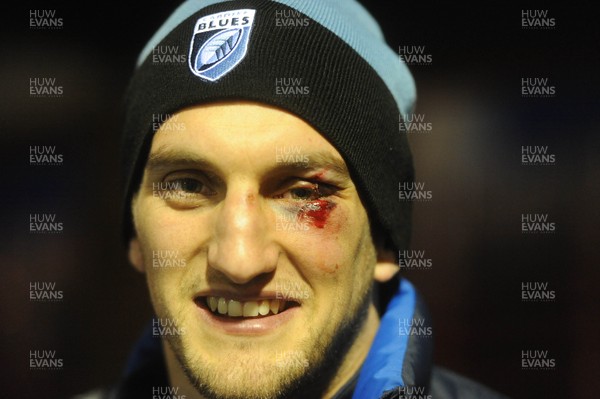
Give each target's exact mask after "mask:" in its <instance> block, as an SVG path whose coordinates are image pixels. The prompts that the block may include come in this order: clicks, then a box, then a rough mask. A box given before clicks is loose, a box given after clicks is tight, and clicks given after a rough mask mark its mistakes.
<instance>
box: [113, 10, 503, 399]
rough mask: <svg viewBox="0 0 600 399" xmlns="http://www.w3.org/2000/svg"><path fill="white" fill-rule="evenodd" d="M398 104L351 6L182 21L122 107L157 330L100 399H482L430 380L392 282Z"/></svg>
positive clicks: (403, 104)
mask: <svg viewBox="0 0 600 399" xmlns="http://www.w3.org/2000/svg"><path fill="white" fill-rule="evenodd" d="M414 99H415V87H414V82H413V80H412V77H411V75H410V73H409V71H408V69H407V68H406V66H405V65H404V64H402V63H401V62H400V61H399V60H398V57H397V56H396V55H395V54H394V52H393V51H392V50H391V49H389V48H388V47H387V45H386V44H385V41H384V39H383V37H382V35H381V32H380V30H379V27H378V26H377V24H376V22H375V21H374V20H373V19H372V17H371V16H370V15H369V14H368V13H367V12H366V11H365V10H364V9H363V8H362V7H361V6H360V5H359V4H358V3H356V2H355V1H353V0H343V1H342V0H337V1H334V0H327V1H326V0H318V1H317V0H315V1H307V0H302V1H293V0H279V1H266V0H246V1H242V0H232V1H219V0H204V1H188V2H186V3H184V4H183V5H182V6H181V7H180V8H178V9H177V10H176V11H175V13H174V14H173V15H172V16H171V17H170V18H169V19H168V20H167V22H166V23H165V24H164V25H163V27H161V29H160V30H159V31H158V32H157V33H156V34H155V36H154V37H153V38H152V39H151V40H150V42H149V43H148V45H147V46H146V48H145V49H144V50H143V51H142V54H141V55H140V58H139V62H138V66H137V69H136V71H135V74H134V76H133V79H132V81H131V84H130V86H129V88H128V93H127V97H126V121H125V140H124V146H123V148H124V168H125V176H126V184H125V185H126V194H125V235H126V239H127V241H128V244H129V258H130V261H131V263H132V264H133V266H134V267H135V268H136V269H137V270H139V271H140V272H142V273H144V274H145V276H146V279H147V282H148V287H149V292H150V297H151V300H152V304H153V307H154V310H155V313H156V318H155V319H154V320H153V322H152V326H151V328H150V329H149V330H148V332H147V334H146V335H145V336H144V337H142V339H141V340H140V343H139V344H138V345H137V347H136V349H135V350H134V353H133V355H132V358H131V361H130V363H129V366H128V368H127V370H126V373H125V376H124V378H123V380H122V381H121V382H120V383H119V384H118V386H116V387H114V389H112V390H111V392H110V395H113V396H110V397H120V398H121V397H122V398H127V397H144V398H145V397H147V398H152V397H168V398H187V399H190V398H256V399H258V398H320V397H327V398H340V399H341V398H395V397H401V396H403V397H412V398H418V397H422V398H446V397H461V398H468V397H497V396H496V395H495V394H494V393H492V392H490V391H489V390H487V389H486V388H484V387H482V386H480V385H478V384H476V383H472V382H470V381H468V380H466V379H464V378H462V377H459V376H457V375H455V374H453V373H450V372H448V371H444V370H440V369H437V368H433V367H432V365H431V351H432V348H431V345H432V338H431V327H430V324H429V317H428V315H427V312H426V310H425V308H424V306H423V304H422V302H421V300H420V299H419V297H418V295H417V294H416V292H415V290H414V289H413V287H412V286H411V284H410V283H409V282H408V281H405V280H401V279H400V278H399V277H398V275H397V272H398V269H399V268H398V266H397V265H398V263H397V258H396V254H397V253H398V251H399V250H404V249H406V248H407V247H408V241H409V235H410V211H411V208H410V203H406V202H400V201H399V200H398V191H397V188H398V185H399V184H400V183H407V182H412V181H413V168H412V160H411V155H410V150H409V148H408V143H407V140H406V136H405V135H403V134H402V133H401V132H399V129H398V122H399V121H400V120H401V118H402V115H405V114H407V113H408V112H410V111H411V109H412V107H413V105H414ZM402 326H405V328H403V327H402ZM406 326H409V327H410V326H419V329H418V330H414V331H413V330H412V329H411V328H408V329H407V328H406Z"/></svg>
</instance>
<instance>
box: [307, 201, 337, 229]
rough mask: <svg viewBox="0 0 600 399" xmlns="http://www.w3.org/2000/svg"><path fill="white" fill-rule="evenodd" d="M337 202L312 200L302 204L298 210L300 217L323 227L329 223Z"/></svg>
mask: <svg viewBox="0 0 600 399" xmlns="http://www.w3.org/2000/svg"><path fill="white" fill-rule="evenodd" d="M334 208H335V203H333V202H331V201H327V200H322V199H319V200H315V201H310V202H308V203H306V204H304V205H302V206H301V207H300V209H299V211H298V219H299V220H306V221H308V222H309V223H311V224H312V225H313V226H315V227H317V228H319V229H322V228H324V227H325V225H326V224H327V220H328V219H329V216H330V215H331V211H332V210H333V209H334Z"/></svg>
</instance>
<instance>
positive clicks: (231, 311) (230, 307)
mask: <svg viewBox="0 0 600 399" xmlns="http://www.w3.org/2000/svg"><path fill="white" fill-rule="evenodd" d="M227 315H228V316H231V317H240V316H241V315H242V303H241V302H238V301H234V300H233V299H230V300H229V303H228V304H227Z"/></svg>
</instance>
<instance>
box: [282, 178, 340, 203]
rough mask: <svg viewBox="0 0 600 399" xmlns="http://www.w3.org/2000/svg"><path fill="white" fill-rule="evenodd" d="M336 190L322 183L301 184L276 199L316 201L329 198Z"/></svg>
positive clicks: (288, 189)
mask: <svg viewBox="0 0 600 399" xmlns="http://www.w3.org/2000/svg"><path fill="white" fill-rule="evenodd" d="M334 191H335V190H334V189H333V187H331V186H329V185H326V184H322V183H319V184H317V183H309V182H301V183H298V184H297V185H295V186H292V187H290V188H287V189H286V190H285V191H284V192H282V193H280V194H277V195H275V198H284V199H291V200H298V201H314V200H316V199H319V198H322V197H326V196H329V195H331V194H333V192H334Z"/></svg>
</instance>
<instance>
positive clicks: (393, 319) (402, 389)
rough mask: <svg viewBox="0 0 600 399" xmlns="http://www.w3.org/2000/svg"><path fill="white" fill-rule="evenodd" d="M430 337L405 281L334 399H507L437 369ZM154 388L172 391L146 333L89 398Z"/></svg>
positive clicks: (156, 343)
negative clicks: (117, 377) (113, 379)
mask: <svg viewBox="0 0 600 399" xmlns="http://www.w3.org/2000/svg"><path fill="white" fill-rule="evenodd" d="M417 326H418V327H417ZM413 328H414V329H413ZM430 332H431V324H430V318H429V315H428V314H427V311H426V308H425V306H424V304H423V303H422V301H421V300H420V297H419V295H418V294H417V292H416V290H415V289H414V287H413V285H412V284H411V283H410V282H409V281H407V280H406V279H402V280H401V283H400V285H399V289H398V291H397V292H396V293H395V295H394V296H393V297H392V299H391V301H390V303H389V304H388V306H387V310H386V311H385V313H384V315H383V317H382V318H381V324H380V327H379V330H378V332H377V335H376V336H375V340H374V341H373V344H372V346H371V350H370V352H369V354H368V355H367V358H366V360H365V362H364V364H363V366H362V368H361V370H360V373H359V375H358V376H357V378H356V377H355V378H354V379H353V380H352V381H351V382H350V383H349V384H347V385H346V386H345V387H344V388H342V390H341V391H340V392H338V394H337V395H336V396H335V399H350V398H352V399H378V398H382V399H391V398H398V399H403V398H406V399H409V398H410V399H446V398H461V399H470V398H494V399H496V398H498V399H499V398H506V397H505V396H503V395H500V394H498V393H496V392H493V391H492V390H490V389H489V388H486V387H484V386H483V385H480V384H478V383H476V382H473V381H471V380H468V379H466V378H464V377H461V376H459V375H457V374H455V373H453V372H451V371H448V370H445V369H442V368H439V367H434V366H433V365H432V346H433V342H432V341H433V337H432V335H431V333H430ZM153 386H168V380H167V372H166V368H165V364H164V359H163V353H162V346H161V344H160V340H159V339H156V337H153V336H152V332H151V328H147V329H146V331H145V332H144V335H143V336H142V338H141V339H140V340H139V341H138V342H137V344H136V346H135V348H134V350H133V352H132V354H131V356H130V359H129V361H128V364H127V367H126V371H125V373H124V376H123V379H122V381H121V382H120V383H119V384H118V385H116V386H115V387H113V388H112V389H110V390H109V391H107V392H104V393H102V394H101V395H98V396H89V397H90V398H91V397H96V398H102V397H104V398H119V399H121V398H123V399H124V398H151V397H152V395H151V392H152V387H153Z"/></svg>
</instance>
